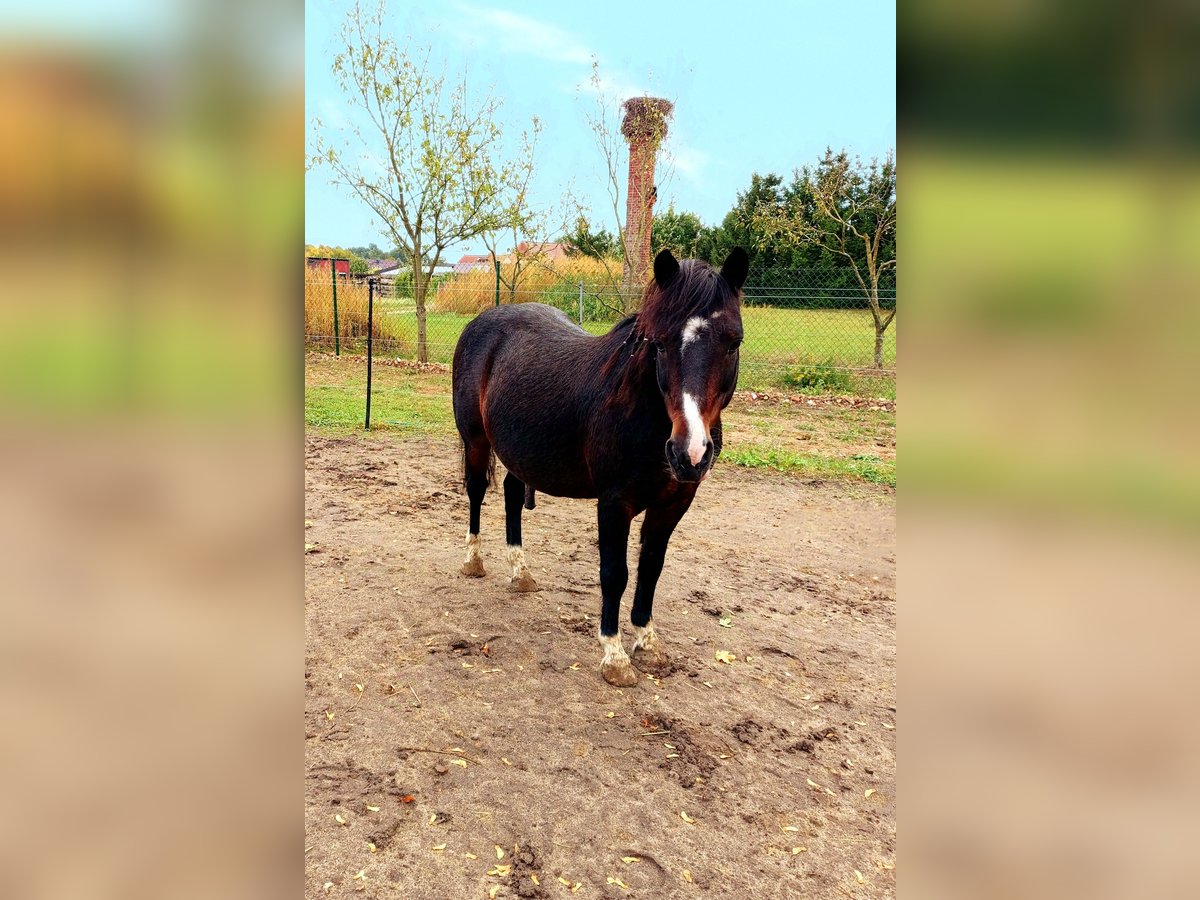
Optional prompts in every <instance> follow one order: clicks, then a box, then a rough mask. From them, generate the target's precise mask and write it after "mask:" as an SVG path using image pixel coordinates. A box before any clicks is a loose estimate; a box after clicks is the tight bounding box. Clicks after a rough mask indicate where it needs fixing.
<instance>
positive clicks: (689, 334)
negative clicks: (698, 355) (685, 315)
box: [683, 316, 708, 352]
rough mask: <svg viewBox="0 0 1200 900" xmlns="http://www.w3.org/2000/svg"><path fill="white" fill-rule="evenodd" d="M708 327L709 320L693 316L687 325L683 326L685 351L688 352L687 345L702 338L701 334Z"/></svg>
mask: <svg viewBox="0 0 1200 900" xmlns="http://www.w3.org/2000/svg"><path fill="white" fill-rule="evenodd" d="M707 327H708V320H707V319H704V318H702V317H700V316H692V317H691V318H690V319H688V320H687V324H686V325H684V326H683V351H685V352H686V351H687V345H688V344H690V343H691V342H692V341H694V340H696V338H698V337H699V336H700V332H701V331H703V330H704V329H705V328H707Z"/></svg>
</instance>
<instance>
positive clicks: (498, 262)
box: [495, 258, 500, 306]
mask: <svg viewBox="0 0 1200 900" xmlns="http://www.w3.org/2000/svg"><path fill="white" fill-rule="evenodd" d="M495 263H496V305H497V306H499V305H500V260H499V258H497V259H496V260H495Z"/></svg>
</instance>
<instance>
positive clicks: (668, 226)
mask: <svg viewBox="0 0 1200 900" xmlns="http://www.w3.org/2000/svg"><path fill="white" fill-rule="evenodd" d="M715 243H716V234H715V232H714V229H711V228H709V227H707V226H706V225H705V224H704V223H703V222H701V221H700V217H699V216H698V215H696V214H695V213H690V212H676V211H675V206H674V204H671V205H670V206H668V207H667V211H666V212H662V213H659V214H658V215H656V216H655V217H654V224H653V227H652V228H651V230H650V252H651V253H652V254H654V255H656V256H657V255H658V252H659V251H660V250H663V249H667V250H670V251H671V252H672V253H674V254H675V255H676V256H677V257H679V258H681V259H684V258H687V259H691V258H696V259H704V260H708V261H709V262H713V261H714V260H715V259H716V254H715V252H714V249H715ZM750 246H753V245H752V244H751V245H750Z"/></svg>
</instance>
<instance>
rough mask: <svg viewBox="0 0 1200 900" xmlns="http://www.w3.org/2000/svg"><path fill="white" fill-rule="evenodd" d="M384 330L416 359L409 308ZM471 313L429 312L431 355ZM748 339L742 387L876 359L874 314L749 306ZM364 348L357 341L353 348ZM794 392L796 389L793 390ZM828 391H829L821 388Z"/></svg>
mask: <svg viewBox="0 0 1200 900" xmlns="http://www.w3.org/2000/svg"><path fill="white" fill-rule="evenodd" d="M380 318H381V320H382V327H383V331H384V333H385V334H389V335H392V336H393V337H392V339H391V340H388V341H383V342H381V344H380V346H379V352H380V353H381V354H384V355H388V356H399V357H402V358H404V359H414V358H415V357H416V340H417V319H416V314H415V313H414V312H412V311H411V310H405V311H391V312H389V311H387V309H386V307H385V309H384V310H383V311H381V313H380ZM472 318H473V317H472V316H460V315H458V314H457V313H441V312H430V313H428V314H427V316H426V339H427V342H428V347H429V359H430V361H432V362H440V363H449V362H450V360H451V359H452V358H453V356H454V345H455V344H456V343H457V342H458V337H459V335H460V334H462V330H463V328H465V327H466V325H467V323H468V322H470V321H471V319H472ZM612 325H613V323H612V322H593V321H587V322H584V325H583V327H584V328H585V329H586V330H588V331H589V332H591V333H592V334H604V333H606V332H607V331H608V330H609V329H610V328H612ZM742 325H743V328H744V330H745V342H744V343H743V345H742V356H741V362H742V387H743V388H760V389H764V390H767V389H772V388H775V389H779V388H783V389H789V388H788V385H787V384H786V383H785V382H784V380H783V378H784V374H785V373H786V372H787V371H788V369H789V368H792V369H794V368H795V367H797V366H810V367H812V366H822V365H826V366H828V365H832V366H848V367H853V368H868V367H870V366H871V365H872V363H873V355H874V347H875V331H874V326H873V325H872V322H871V316H870V313H868V312H867V311H865V310H845V309H776V308H773V307H746V308H744V309H743V310H742ZM354 349H355V350H356V351H359V352H360V348H359V347H358V345H357V344H356V345H355V348H354ZM883 362H884V366H885V367H888V368H893V367H894V366H895V365H896V323H895V322H894V321H893V322H892V324H891V325H890V326H889V327H888V330H887V332H886V335H885V340H884V354H883ZM851 380H852V383H851V385H850V387H848V388H847V387H846V386H845V385H844V384H843V383H841V382H840V381H839V382H838V383H837V384H836V385H834V389H835V390H837V391H841V392H846V391H849V392H853V393H866V394H870V395H871V396H890V397H895V379H893V378H869V377H864V376H857V375H856V376H851ZM790 389H792V390H794V389H795V388H794V387H793V388H790ZM822 392H828V391H822Z"/></svg>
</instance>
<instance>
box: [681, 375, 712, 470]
mask: <svg viewBox="0 0 1200 900" xmlns="http://www.w3.org/2000/svg"><path fill="white" fill-rule="evenodd" d="M683 418H684V421H685V422H687V432H688V433H687V455H688V459H690V460H691V461H692V465H693V466H697V465H699V464H700V460H702V459H703V458H704V451H705V450H706V449H707V443H706V435H705V432H704V420H703V419H701V418H700V406H699V405H698V404H697V403H696V398H695V397H693V396H692V395H691V394H689V393H688V392H687V391H684V392H683Z"/></svg>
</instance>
